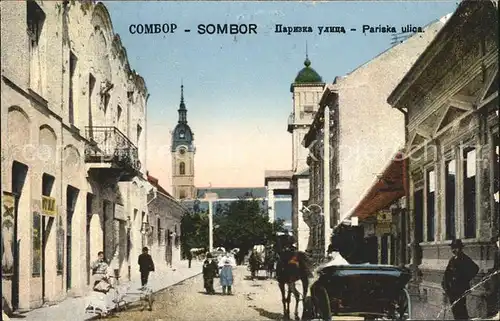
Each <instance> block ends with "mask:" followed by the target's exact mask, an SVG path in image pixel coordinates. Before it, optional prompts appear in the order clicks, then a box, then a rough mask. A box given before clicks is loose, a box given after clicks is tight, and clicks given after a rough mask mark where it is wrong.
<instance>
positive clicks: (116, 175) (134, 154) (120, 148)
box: [85, 126, 141, 182]
mask: <svg viewBox="0 0 500 321" xmlns="http://www.w3.org/2000/svg"><path fill="white" fill-rule="evenodd" d="M85 134H86V137H87V140H88V143H87V145H86V146H85V163H87V167H88V171H89V174H90V175H94V176H95V177H96V179H99V180H107V181H109V180H110V181H111V182H124V181H131V180H132V179H133V178H134V177H136V176H137V175H138V174H139V170H140V169H141V162H140V161H139V152H138V149H137V147H136V146H135V145H134V144H133V143H132V142H131V141H130V140H129V139H128V138H127V136H125V135H124V134H123V133H122V132H121V131H120V130H119V129H118V128H116V127H114V126H87V127H85Z"/></svg>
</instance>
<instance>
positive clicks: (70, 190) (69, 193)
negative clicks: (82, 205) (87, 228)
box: [66, 185, 80, 291]
mask: <svg viewBox="0 0 500 321" xmlns="http://www.w3.org/2000/svg"><path fill="white" fill-rule="evenodd" d="M79 192H80V191H79V190H78V189H77V188H75V187H73V186H71V185H68V187H67V188H66V291H69V290H70V289H71V286H72V284H71V274H72V273H73V271H72V268H71V264H72V260H71V259H72V256H71V250H72V237H71V236H72V229H73V214H74V212H75V205H76V201H77V198H78V193H79Z"/></svg>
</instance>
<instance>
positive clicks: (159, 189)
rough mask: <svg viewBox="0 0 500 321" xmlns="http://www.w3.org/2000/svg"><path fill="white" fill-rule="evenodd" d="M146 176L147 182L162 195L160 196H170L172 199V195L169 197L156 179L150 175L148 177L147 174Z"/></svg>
mask: <svg viewBox="0 0 500 321" xmlns="http://www.w3.org/2000/svg"><path fill="white" fill-rule="evenodd" d="M146 175H147V176H148V182H149V183H150V184H151V185H153V186H154V187H156V189H157V190H158V192H160V193H162V194H165V195H167V196H170V197H172V198H173V196H172V195H170V193H169V192H167V191H166V190H165V189H164V188H163V187H162V186H161V185H160V184H159V180H158V178H156V177H153V176H151V175H149V172H147V174H146Z"/></svg>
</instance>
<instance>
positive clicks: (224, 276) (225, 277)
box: [220, 258, 233, 295]
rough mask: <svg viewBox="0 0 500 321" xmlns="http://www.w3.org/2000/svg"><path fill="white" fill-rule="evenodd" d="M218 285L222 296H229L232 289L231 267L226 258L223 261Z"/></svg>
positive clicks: (229, 261)
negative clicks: (220, 287)
mask: <svg viewBox="0 0 500 321" xmlns="http://www.w3.org/2000/svg"><path fill="white" fill-rule="evenodd" d="M220 285H221V286H222V294H223V295H226V294H227V295H231V294H232V287H233V267H232V265H231V260H230V259H229V258H227V259H226V260H225V261H224V266H223V267H222V269H221V271H220Z"/></svg>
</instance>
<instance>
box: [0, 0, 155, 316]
mask: <svg viewBox="0 0 500 321" xmlns="http://www.w3.org/2000/svg"><path fill="white" fill-rule="evenodd" d="M1 24H2V25H1V27H2V39H1V40H2V53H1V55H2V57H1V59H2V87H1V93H2V95H1V96H2V97H1V121H2V129H1V131H2V133H1V135H2V137H4V138H5V139H2V141H1V144H2V146H1V147H2V193H3V195H2V196H3V198H2V203H3V208H4V215H3V216H2V217H3V221H2V228H3V231H2V242H3V246H2V250H3V253H2V272H3V273H2V292H3V296H4V297H5V298H6V299H7V301H9V303H10V304H11V305H12V307H13V308H14V310H21V311H22V310H29V309H32V308H36V307H39V306H41V305H43V304H45V303H48V304H50V303H54V302H57V301H60V300H62V299H64V298H66V297H67V296H71V295H80V294H83V293H84V292H86V291H87V290H88V289H89V288H90V273H91V271H90V266H89V265H90V262H91V261H92V260H94V259H95V258H96V257H97V252H99V251H104V252H105V255H106V257H107V258H108V260H109V261H110V263H111V266H112V267H113V268H114V269H115V272H116V273H117V274H120V275H122V276H123V277H124V279H126V278H127V277H128V278H129V277H130V272H129V271H130V266H131V261H130V260H129V258H130V257H131V254H132V253H134V252H135V253H137V252H138V251H140V245H141V244H140V240H141V238H140V226H141V223H142V222H141V219H140V218H141V215H140V213H147V204H146V194H147V189H148V183H147V180H146V179H144V178H142V177H144V174H145V170H144V169H145V166H146V125H147V124H146V104H147V99H148V92H147V89H146V85H145V82H144V80H143V79H142V77H140V76H139V75H138V74H137V73H135V72H134V71H133V70H131V68H130V65H129V63H128V59H127V55H126V51H125V48H124V47H123V45H122V44H121V41H120V37H119V36H118V35H117V34H115V33H114V32H113V28H112V23H111V19H110V16H109V13H108V11H107V9H106V7H105V6H104V5H103V4H101V3H100V4H93V3H92V2H78V1H76V2H66V1H65V2H63V1H51V2H42V1H27V2H8V3H7V2H6V3H2V22H1ZM144 215H145V214H144Z"/></svg>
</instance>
